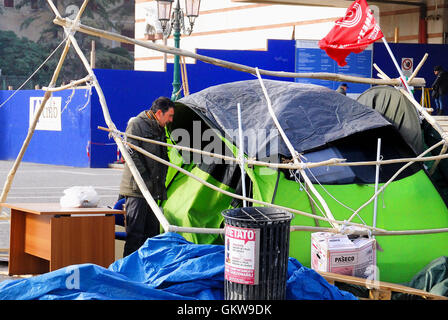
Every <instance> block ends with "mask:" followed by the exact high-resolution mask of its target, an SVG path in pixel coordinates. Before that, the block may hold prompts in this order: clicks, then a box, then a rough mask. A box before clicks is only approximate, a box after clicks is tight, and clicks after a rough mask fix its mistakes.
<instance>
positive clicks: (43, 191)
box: [0, 161, 122, 282]
mask: <svg viewBox="0 0 448 320" xmlns="http://www.w3.org/2000/svg"><path fill="white" fill-rule="evenodd" d="M13 163H14V162H13V161H0V191H2V190H3V186H4V184H5V181H6V179H7V176H8V174H9V171H10V170H11V168H12V165H13ZM121 174H122V170H121V169H120V168H75V167H67V166H56V165H45V164H36V163H27V162H22V163H21V164H20V166H19V168H18V170H17V172H16V174H15V177H14V179H13V183H12V186H11V189H10V191H9V193H8V197H7V199H6V202H9V203H23V202H26V203H30V202H39V203H40V202H59V200H60V198H61V197H62V196H63V195H64V190H65V189H67V188H70V187H73V186H92V187H93V188H94V189H95V191H96V192H97V194H98V196H99V197H100V202H99V206H113V205H114V203H115V201H116V200H117V197H118V192H119V185H120V180H121ZM9 211H10V210H9V209H8V208H1V212H0V213H1V215H9ZM1 236H2V235H1V234H0V237H1ZM3 236H4V235H3ZM3 240H5V239H3ZM6 240H9V238H8V239H6ZM0 241H1V239H0ZM8 242H9V241H8ZM121 242H122V241H116V258H117V259H119V258H121V252H122V243H121ZM7 271H8V263H7V262H5V261H0V282H1V281H3V280H5V279H17V277H9V276H7Z"/></svg>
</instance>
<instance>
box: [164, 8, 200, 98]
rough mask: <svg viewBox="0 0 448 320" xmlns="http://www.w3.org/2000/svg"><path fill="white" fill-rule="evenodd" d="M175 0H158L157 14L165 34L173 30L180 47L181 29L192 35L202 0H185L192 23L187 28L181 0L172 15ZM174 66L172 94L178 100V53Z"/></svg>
mask: <svg viewBox="0 0 448 320" xmlns="http://www.w3.org/2000/svg"><path fill="white" fill-rule="evenodd" d="M173 2H174V0H157V14H158V18H159V21H160V24H161V25H162V30H163V36H164V37H168V36H169V35H170V34H171V31H173V37H174V47H175V48H180V36H181V31H183V33H184V34H185V35H190V34H191V32H192V31H193V25H194V21H195V19H196V18H197V17H198V16H199V7H200V5H201V0H185V15H186V16H187V17H188V20H189V23H190V26H189V27H187V28H185V23H184V12H183V10H182V9H181V8H180V1H179V0H177V1H176V8H174V11H173V14H172V15H171V5H172V4H173ZM170 20H171V21H170ZM173 68H174V71H173V92H172V94H171V100H173V101H176V100H177V97H178V94H179V90H180V86H181V83H180V63H179V56H178V55H174V65H173Z"/></svg>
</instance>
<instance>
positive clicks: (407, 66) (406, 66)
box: [401, 58, 414, 78]
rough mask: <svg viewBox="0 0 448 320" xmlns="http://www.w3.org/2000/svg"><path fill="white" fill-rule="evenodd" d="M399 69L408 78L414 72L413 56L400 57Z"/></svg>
mask: <svg viewBox="0 0 448 320" xmlns="http://www.w3.org/2000/svg"><path fill="white" fill-rule="evenodd" d="M401 71H402V72H403V75H404V76H406V77H408V78H409V77H410V76H411V75H412V73H413V72H414V58H401Z"/></svg>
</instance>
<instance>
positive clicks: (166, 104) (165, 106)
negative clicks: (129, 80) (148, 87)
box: [151, 97, 174, 113]
mask: <svg viewBox="0 0 448 320" xmlns="http://www.w3.org/2000/svg"><path fill="white" fill-rule="evenodd" d="M170 108H174V102H173V101H171V99H170V98H167V97H159V98H157V99H156V100H154V102H153V103H152V106H151V111H152V112H154V113H156V112H157V110H162V112H163V113H165V112H167V111H168V110H169V109H170Z"/></svg>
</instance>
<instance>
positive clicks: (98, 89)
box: [47, 0, 169, 231]
mask: <svg viewBox="0 0 448 320" xmlns="http://www.w3.org/2000/svg"><path fill="white" fill-rule="evenodd" d="M47 1H48V2H50V3H51V2H52V0H47ZM52 8H54V9H53V10H54V11H55V15H56V16H57V17H59V16H60V14H59V12H58V11H57V9H56V8H55V7H54V6H52ZM64 31H65V32H66V34H67V35H68V37H69V39H70V41H71V42H72V44H73V48H74V49H75V51H76V53H77V54H78V56H79V58H80V59H81V62H82V63H83V65H84V67H85V68H86V70H87V72H88V73H89V76H90V77H91V78H92V82H93V86H94V87H95V89H96V92H97V94H98V98H99V100H100V105H101V110H102V112H103V117H104V120H105V122H106V124H107V126H108V127H109V128H110V129H114V130H116V127H115V124H114V123H113V122H112V119H111V117H110V113H109V109H108V108H107V103H106V98H105V96H104V93H103V90H102V89H101V86H100V85H99V82H98V79H97V78H96V76H95V73H94V72H93V70H92V68H91V66H90V65H89V62H88V61H87V58H86V57H85V56H84V53H83V52H82V50H81V48H80V47H79V45H78V42H77V41H76V39H75V37H74V36H73V35H72V34H71V33H69V32H68V31H67V28H64ZM112 137H113V138H114V140H115V142H116V144H117V146H118V148H119V149H120V152H121V154H122V155H123V157H124V159H125V161H126V163H127V165H128V167H129V169H130V171H131V173H132V175H133V177H134V179H135V182H136V183H137V185H138V186H139V188H140V191H141V192H142V194H143V197H144V198H145V200H146V201H147V202H148V205H149V206H150V207H151V209H152V211H153V213H154V215H155V216H156V218H157V219H158V220H159V222H160V224H161V226H162V228H163V229H164V230H165V231H167V230H168V228H169V222H168V220H166V218H165V216H164V215H163V213H162V211H161V210H160V208H159V206H158V205H157V203H156V202H155V200H154V198H153V197H152V195H151V193H150V192H149V190H148V188H147V187H146V184H145V182H144V181H143V179H142V177H141V175H140V173H139V171H138V169H137V168H136V166H135V164H134V161H133V160H132V157H131V156H130V155H129V153H128V152H127V150H126V148H125V146H124V145H123V142H122V141H121V140H120V139H118V138H117V137H116V136H115V135H112Z"/></svg>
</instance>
